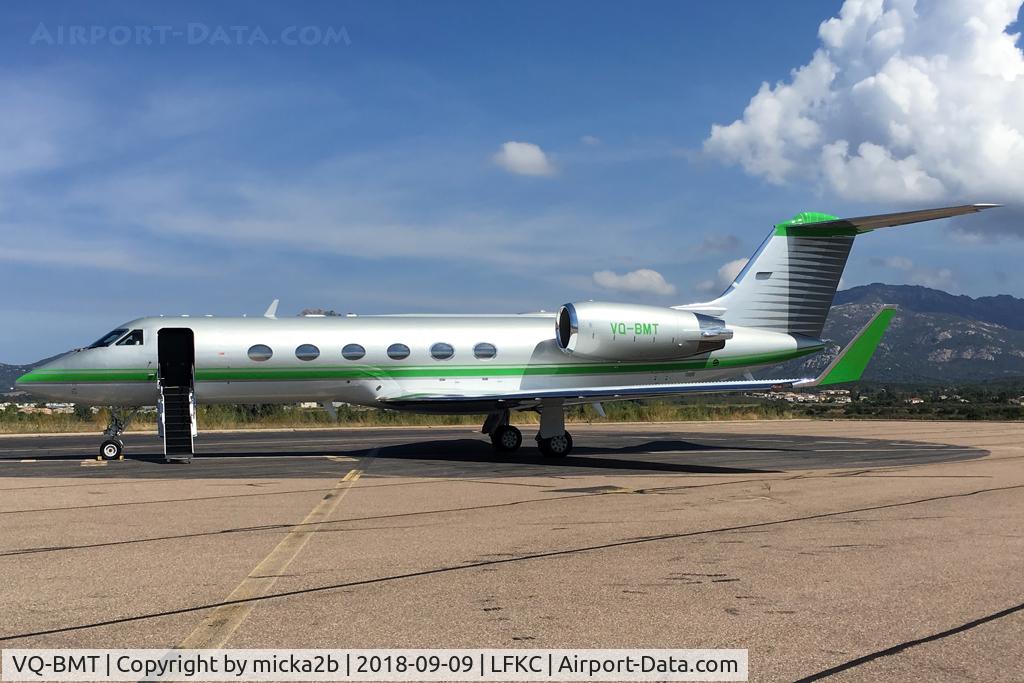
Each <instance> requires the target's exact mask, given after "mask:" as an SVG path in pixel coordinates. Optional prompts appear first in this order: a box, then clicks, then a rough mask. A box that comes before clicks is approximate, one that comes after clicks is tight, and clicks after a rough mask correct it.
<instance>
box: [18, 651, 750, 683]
mask: <svg viewBox="0 0 1024 683" xmlns="http://www.w3.org/2000/svg"><path fill="white" fill-rule="evenodd" d="M2 661H3V670H2V672H0V680H3V681H137V680H139V679H140V678H144V679H145V680H147V681H198V680H202V681H257V680H258V681H348V680H358V681H650V680H659V681H745V680H747V651H746V650H737V649H731V650H724V649H723V650H671V649H642V650H540V649H532V650H497V649H481V650H471V649H456V650H223V649H221V650H159V649H148V650H147V649H140V650H103V649H78V650H56V649H20V650H4V652H3V658H2Z"/></svg>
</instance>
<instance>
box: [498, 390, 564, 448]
mask: <svg viewBox="0 0 1024 683" xmlns="http://www.w3.org/2000/svg"><path fill="white" fill-rule="evenodd" d="M539 412H540V431H539V432H538V433H537V436H536V439H537V448H539V449H540V452H541V453H542V454H543V455H544V456H545V457H548V458H564V457H565V456H567V455H569V453H571V452H572V435H571V434H569V432H567V431H565V410H564V408H563V406H562V404H561V403H550V404H548V403H545V404H543V405H542V406H541V408H540V410H539ZM508 419H509V411H508V410H502V411H501V412H498V413H491V414H490V415H488V416H487V420H486V421H485V422H484V426H483V429H481V430H480V431H482V432H483V433H484V434H488V435H490V437H491V444H492V445H493V446H494V447H495V448H496V449H497V450H499V451H502V452H504V453H511V452H513V451H517V450H519V447H520V446H522V445H523V433H522V432H521V431H519V429H518V428H516V427H513V426H512V425H510V424H509V423H508Z"/></svg>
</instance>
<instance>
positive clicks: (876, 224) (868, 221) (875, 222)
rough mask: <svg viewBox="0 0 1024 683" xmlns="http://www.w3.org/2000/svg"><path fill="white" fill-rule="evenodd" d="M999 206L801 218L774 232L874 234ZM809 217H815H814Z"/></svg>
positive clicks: (793, 233)
mask: <svg viewBox="0 0 1024 683" xmlns="http://www.w3.org/2000/svg"><path fill="white" fill-rule="evenodd" d="M997 206H999V204H964V205H962V206H946V207H942V208H938V209H921V210H920V211H901V212H898V213H882V214H878V215H876V216H858V217H857V218H836V219H834V220H824V221H822V220H813V219H811V220H807V221H803V220H800V216H798V217H797V219H794V220H791V221H786V222H785V223H779V224H778V225H776V226H775V233H776V234H777V235H786V236H790V237H815V236H829V237H835V236H840V235H851V236H852V235H859V234H861V233H864V232H871V231H872V230H877V229H878V228H890V227H893V226H896V225H907V224H908V223H920V222H922V221H934V220H937V219H939V218H952V217H953V216H962V215H964V214H968V213H978V212H979V211H984V210H985V209H992V208H995V207H997ZM802 215H804V214H801V216H802ZM809 215H810V216H814V215H815V214H809Z"/></svg>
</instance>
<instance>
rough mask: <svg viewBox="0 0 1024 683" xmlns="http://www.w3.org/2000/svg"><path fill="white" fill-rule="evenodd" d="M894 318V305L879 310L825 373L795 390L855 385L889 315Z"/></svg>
mask: <svg viewBox="0 0 1024 683" xmlns="http://www.w3.org/2000/svg"><path fill="white" fill-rule="evenodd" d="M894 315H896V306H894V305H892V304H886V305H885V306H882V308H881V310H879V311H878V312H877V313H875V315H874V316H872V318H871V320H869V321H868V324H867V325H865V326H864V327H863V328H861V331H860V332H858V333H857V336H856V337H854V338H853V341H851V342H850V343H849V344H847V345H846V348H844V349H843V350H842V351H840V352H839V355H838V356H836V358H835V360H833V361H832V362H831V363H829V366H828V367H827V368H825V371H824V372H822V373H821V374H820V375H818V377H817V378H815V379H813V380H809V381H805V382H798V383H796V384H794V386H795V387H817V386H826V385H829V384H839V383H841V382H856V381H857V380H859V379H860V376H861V375H862V374H863V373H864V368H866V367H867V366H868V362H870V361H871V356H873V355H874V353H875V349H877V348H878V344H879V342H881V341H882V335H883V334H885V331H886V329H888V327H889V323H890V322H892V318H893V316H894Z"/></svg>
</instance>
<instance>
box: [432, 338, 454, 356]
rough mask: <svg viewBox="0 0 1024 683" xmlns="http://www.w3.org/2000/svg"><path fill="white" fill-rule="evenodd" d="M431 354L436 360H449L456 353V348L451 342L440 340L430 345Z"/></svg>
mask: <svg viewBox="0 0 1024 683" xmlns="http://www.w3.org/2000/svg"><path fill="white" fill-rule="evenodd" d="M430 355H431V357H432V358H433V359H434V360H448V359H449V358H451V357H452V356H454V355H455V348H454V347H453V346H452V345H451V344H445V343H444V342H438V343H436V344H434V345H433V346H431V347H430Z"/></svg>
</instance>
